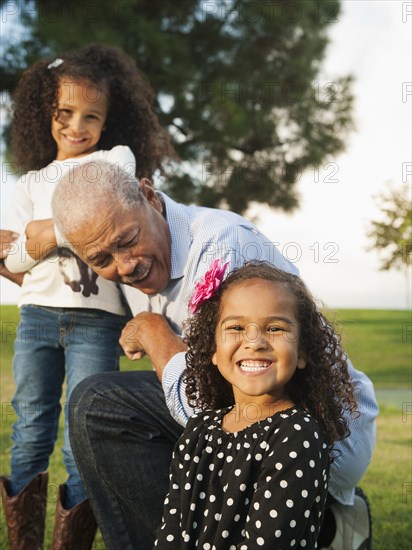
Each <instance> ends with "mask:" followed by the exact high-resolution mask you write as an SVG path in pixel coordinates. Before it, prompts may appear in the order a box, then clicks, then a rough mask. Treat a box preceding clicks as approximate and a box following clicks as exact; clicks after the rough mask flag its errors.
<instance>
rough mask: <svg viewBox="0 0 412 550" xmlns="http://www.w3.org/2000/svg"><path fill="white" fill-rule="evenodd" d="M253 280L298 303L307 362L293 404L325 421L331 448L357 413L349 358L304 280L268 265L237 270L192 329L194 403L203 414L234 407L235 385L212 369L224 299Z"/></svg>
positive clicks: (294, 385) (189, 360)
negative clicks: (280, 289)
mask: <svg viewBox="0 0 412 550" xmlns="http://www.w3.org/2000/svg"><path fill="white" fill-rule="evenodd" d="M248 279H264V280H267V281H272V282H274V283H280V284H282V285H284V286H285V288H286V290H287V291H289V292H290V293H291V294H292V295H293V297H294V300H295V308H296V310H295V314H296V318H297V321H298V325H299V353H300V354H302V355H303V356H304V357H305V359H306V367H305V368H304V369H296V370H295V373H294V375H293V376H292V378H291V380H290V381H289V382H288V384H287V386H286V392H287V394H288V396H289V397H290V399H291V400H292V401H293V402H294V403H296V404H297V405H299V406H301V407H302V408H303V409H305V410H306V411H308V412H309V413H310V414H311V415H312V416H313V417H314V418H316V420H317V421H318V422H319V424H320V426H321V428H322V430H323V432H324V434H325V437H326V441H327V442H328V444H332V443H333V442H335V441H337V440H339V439H343V438H344V437H346V436H347V435H348V434H349V429H348V424H347V421H346V419H345V417H344V412H345V411H349V412H350V413H352V414H356V413H357V408H356V402H355V399H354V390H353V386H352V383H351V380H350V376H349V374H348V366H347V358H346V355H345V353H344V351H343V349H342V346H341V344H340V337H339V335H338V334H337V333H336V331H335V330H334V328H333V326H332V325H331V324H330V323H329V321H328V320H327V319H326V318H325V317H324V316H323V315H322V313H320V312H319V311H318V309H317V306H316V304H315V301H314V299H313V297H312V295H311V294H310V292H309V290H308V289H307V288H306V286H305V284H304V283H303V282H302V280H301V279H300V278H299V277H297V276H295V275H291V274H289V273H286V272H284V271H281V270H280V269H277V268H275V267H274V266H272V265H270V264H267V263H266V262H250V263H247V264H245V265H244V266H243V267H241V268H239V269H236V270H234V271H233V272H232V273H230V274H229V275H228V277H227V278H226V279H225V280H224V281H223V283H222V284H221V286H220V288H219V289H218V290H217V291H216V293H215V294H214V295H213V296H212V297H211V298H210V299H208V300H206V301H204V302H203V303H202V304H201V305H200V307H199V309H198V310H197V311H196V313H195V314H194V315H193V317H192V318H191V319H189V321H188V322H187V324H186V336H185V340H186V343H187V346H188V351H187V354H186V364H187V369H186V371H185V375H184V380H185V383H186V394H187V397H188V400H189V403H190V404H191V405H192V406H194V407H199V408H201V409H209V408H212V409H219V408H222V407H227V406H230V405H233V404H234V396H233V391H232V386H231V385H230V384H229V382H227V381H226V380H225V379H224V378H223V376H222V375H221V374H220V372H219V370H218V369H217V368H216V367H215V366H214V365H213V364H212V356H213V354H214V352H215V351H216V343H215V332H216V327H217V323H218V320H219V316H220V311H221V304H222V296H223V295H224V293H225V292H226V290H227V289H228V288H230V287H231V286H232V285H235V284H239V283H242V282H244V281H246V280H248Z"/></svg>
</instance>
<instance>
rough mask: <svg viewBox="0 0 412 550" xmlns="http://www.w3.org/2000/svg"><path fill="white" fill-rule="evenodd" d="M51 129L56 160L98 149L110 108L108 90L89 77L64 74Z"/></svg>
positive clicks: (78, 155) (82, 154)
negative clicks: (83, 78)
mask: <svg viewBox="0 0 412 550" xmlns="http://www.w3.org/2000/svg"><path fill="white" fill-rule="evenodd" d="M57 105H58V106H57V112H56V113H55V116H54V117H53V119H52V123H51V133H52V136H53V139H54V141H55V142H56V145H57V156H56V159H57V160H65V159H68V158H75V157H81V156H84V155H87V154H89V153H92V152H93V151H96V150H97V144H98V142H99V140H100V136H101V133H102V130H103V128H104V123H105V121H106V116H107V110H108V105H109V102H108V97H107V94H106V93H105V92H104V91H103V90H102V89H101V88H99V87H98V86H96V85H95V84H92V83H91V82H88V81H81V82H79V81H75V80H73V79H70V78H69V77H63V78H62V79H61V81H60V87H59V91H58V104H57Z"/></svg>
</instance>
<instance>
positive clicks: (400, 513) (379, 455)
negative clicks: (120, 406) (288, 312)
mask: <svg viewBox="0 0 412 550" xmlns="http://www.w3.org/2000/svg"><path fill="white" fill-rule="evenodd" d="M326 313H327V315H328V316H329V317H331V318H333V319H335V320H337V321H339V322H340V323H341V326H342V336H343V340H344V343H345V347H346V350H347V352H348V354H349V356H350V358H351V360H352V362H353V363H354V365H355V366H356V367H357V368H359V369H360V370H363V371H364V372H365V373H366V374H367V375H368V376H369V377H370V378H371V380H372V381H373V382H374V384H375V388H376V393H377V397H378V401H379V403H380V405H381V414H380V417H379V418H378V422H377V429H378V442H377V447H376V451H375V454H374V457H373V460H372V463H371V465H370V467H369V469H368V471H367V473H366V475H365V477H364V479H363V480H362V482H361V483H360V485H361V487H362V488H363V489H364V491H365V492H366V493H367V495H368V497H369V499H370V502H371V506H372V515H373V528H374V546H373V548H374V550H412V520H411V518H412V474H411V472H412V449H411V435H412V395H411V387H412V368H411V367H412V365H411V347H412V318H411V314H410V313H409V312H406V311H388V310H338V311H334V312H326ZM0 320H1V355H0V401H1V422H0V472H1V473H2V474H7V473H8V472H9V459H10V448H11V440H10V436H11V429H12V424H13V421H14V415H13V414H12V412H11V406H10V401H11V398H12V395H13V378H12V367H11V361H12V354H13V340H14V334H15V329H16V326H17V322H18V310H17V308H16V307H14V306H2V308H1V319H0ZM121 368H122V370H131V369H132V370H136V369H140V368H143V369H144V368H150V365H149V363H148V362H147V361H142V362H138V363H132V362H130V361H128V360H127V359H125V358H124V357H123V358H122V361H121ZM61 420H62V419H61ZM61 426H62V421H61ZM61 445H62V440H61V435H60V437H59V439H58V441H57V444H56V449H55V451H54V453H53V455H52V458H51V461H50V467H49V476H50V485H49V497H48V508H47V514H48V520H47V526H46V544H45V547H46V548H47V546H48V545H50V542H51V537H52V531H53V524H54V519H53V518H54V508H55V502H56V492H57V487H58V485H59V484H60V483H62V482H64V479H65V473H64V467H63V464H62V460H61ZM0 548H1V549H6V548H7V543H6V529H5V524H4V516H3V512H2V510H1V511H0ZM94 549H95V550H103V549H104V544H103V542H102V539H101V537H100V535H98V536H97V538H96V541H95V544H94Z"/></svg>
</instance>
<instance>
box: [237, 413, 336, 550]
mask: <svg viewBox="0 0 412 550" xmlns="http://www.w3.org/2000/svg"><path fill="white" fill-rule="evenodd" d="M297 416H298V415H294V416H292V417H290V420H291V421H290V422H289V421H286V422H283V423H282V424H284V426H281V427H280V430H279V432H278V433H277V434H276V438H274V437H273V438H272V440H269V443H268V444H269V447H266V449H265V450H264V455H265V456H264V458H263V459H262V470H261V474H260V476H259V479H258V483H257V488H256V491H255V493H254V496H253V499H252V501H251V503H250V508H249V513H248V518H247V522H246V525H245V530H246V536H245V539H244V540H243V541H242V542H241V543H239V544H238V545H237V546H236V548H238V549H240V548H241V549H242V550H246V549H247V550H256V548H262V549H263V550H273V548H302V547H306V548H315V547H316V540H317V537H318V534H319V529H320V526H321V522H322V511H323V508H324V504H325V500H326V496H327V479H328V462H329V451H328V449H327V448H326V447H324V448H322V445H323V443H322V441H323V438H322V436H321V434H320V429H319V427H318V426H317V424H316V423H315V422H314V421H313V420H311V421H310V422H307V423H306V422H305V421H302V420H303V418H302V416H299V419H296V417H297ZM294 417H295V419H294ZM297 425H299V426H300V428H299V429H297V428H295V426H297ZM314 425H315V427H314ZM315 432H317V435H318V438H316V437H315V436H314V433H315ZM262 454H263V453H262ZM319 514H320V516H319ZM301 543H302V544H301Z"/></svg>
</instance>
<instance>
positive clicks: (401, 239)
mask: <svg viewBox="0 0 412 550" xmlns="http://www.w3.org/2000/svg"><path fill="white" fill-rule="evenodd" d="M377 201H378V204H379V206H380V209H381V213H382V219H381V220H378V221H372V222H371V224H370V228H369V230H368V233H367V235H368V237H369V239H371V241H372V244H371V247H370V249H376V250H377V251H378V252H379V253H381V254H382V259H381V265H380V269H381V270H389V269H399V270H401V271H405V272H407V269H408V266H409V265H410V264H411V254H412V202H411V189H410V187H409V185H406V184H405V185H403V186H401V187H400V188H393V187H392V188H389V190H388V191H387V192H384V193H381V194H380V195H378V196H377Z"/></svg>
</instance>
